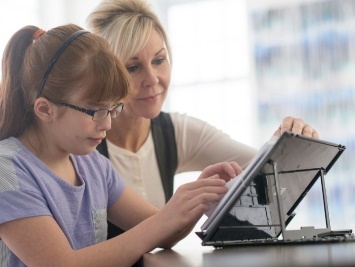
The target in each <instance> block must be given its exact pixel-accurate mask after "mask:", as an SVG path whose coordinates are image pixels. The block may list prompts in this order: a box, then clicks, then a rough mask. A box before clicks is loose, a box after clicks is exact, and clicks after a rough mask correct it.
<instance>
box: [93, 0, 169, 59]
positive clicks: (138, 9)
mask: <svg viewBox="0 0 355 267" xmlns="http://www.w3.org/2000/svg"><path fill="white" fill-rule="evenodd" d="M86 23H87V26H88V28H89V29H90V30H91V31H92V32H94V33H96V34H98V35H100V36H101V37H103V38H105V39H106V40H107V41H108V42H109V43H110V45H111V47H112V49H113V50H114V53H115V54H116V55H117V56H118V57H119V58H120V59H121V60H122V61H123V62H127V61H128V60H129V59H130V58H131V57H133V56H134V55H135V54H137V53H138V52H139V51H141V50H142V49H143V48H144V47H145V45H146V44H147V42H148V40H149V38H150V34H151V32H152V30H154V29H155V30H156V31H158V33H160V35H161V37H162V39H163V41H164V44H165V47H166V49H167V51H168V56H169V61H170V64H171V63H172V56H171V49H170V44H169V41H168V38H167V35H166V32H165V30H164V28H163V26H162V24H161V23H160V21H159V19H158V17H157V16H156V15H155V14H154V12H153V11H152V9H151V7H150V5H149V4H148V3H147V2H145V1H144V0H103V1H102V2H101V3H100V4H99V5H98V6H97V7H96V8H95V9H94V11H93V12H91V14H90V15H89V16H88V18H87V20H86Z"/></svg>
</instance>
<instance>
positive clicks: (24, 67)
mask: <svg viewBox="0 0 355 267" xmlns="http://www.w3.org/2000/svg"><path fill="white" fill-rule="evenodd" d="M38 30H39V28H38V27H35V26H26V27H24V28H22V29H20V30H19V31H18V32H16V33H15V34H14V35H13V36H12V38H11V39H10V41H9V42H8V44H7V46H6V48H5V51H4V54H3V59H2V81H1V84H0V140H2V139H5V138H8V137H10V136H14V137H18V136H19V135H20V134H21V133H22V132H23V131H24V130H25V129H26V128H27V127H28V126H30V125H32V124H33V123H34V119H35V115H34V112H33V104H34V101H35V100H36V95H37V92H38V89H39V87H40V84H41V81H42V78H43V75H44V73H45V71H46V69H47V66H48V64H49V63H50V61H51V60H52V59H53V55H54V54H55V53H56V51H57V50H58V48H59V47H60V46H61V45H62V43H63V41H64V40H65V39H66V38H67V37H68V36H70V35H71V34H72V33H74V32H76V31H78V30H82V28H80V27H78V26H76V25H73V24H69V25H64V26H60V27H57V28H54V29H52V30H50V31H48V32H45V33H43V34H42V35H40V36H39V37H38V38H36V39H35V40H33V35H34V33H35V32H37V31H38ZM81 88H85V93H84V96H83V97H84V98H86V99H88V100H91V101H96V102H100V101H108V100H113V101H117V100H120V99H122V98H125V97H126V96H127V94H128V91H129V88H130V76H129V74H128V72H127V70H126V68H125V67H124V65H123V64H122V63H121V61H119V60H118V58H117V57H116V56H115V55H114V54H113V52H112V51H111V48H110V46H109V44H108V43H107V42H106V41H105V40H104V39H103V38H101V37H99V36H97V35H94V34H91V33H86V34H82V35H80V36H78V37H77V38H76V39H75V40H74V41H72V42H71V43H70V45H69V46H68V47H67V48H66V49H65V51H64V52H63V53H62V54H61V55H60V57H59V58H58V60H57V61H56V62H55V64H54V66H53V68H52V69H51V71H50V73H49V75H48V78H47V81H46V83H45V84H44V87H43V91H42V93H41V94H40V96H42V97H46V98H48V99H50V100H55V101H60V102H66V101H67V100H69V98H70V96H71V95H72V94H73V93H75V92H77V90H79V89H81Z"/></svg>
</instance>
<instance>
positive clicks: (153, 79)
mask: <svg viewBox="0 0 355 267" xmlns="http://www.w3.org/2000/svg"><path fill="white" fill-rule="evenodd" d="M158 82H159V78H158V75H157V72H156V70H155V69H154V68H152V67H149V68H146V71H145V74H144V80H143V86H144V87H151V86H154V85H156V84H157V83H158Z"/></svg>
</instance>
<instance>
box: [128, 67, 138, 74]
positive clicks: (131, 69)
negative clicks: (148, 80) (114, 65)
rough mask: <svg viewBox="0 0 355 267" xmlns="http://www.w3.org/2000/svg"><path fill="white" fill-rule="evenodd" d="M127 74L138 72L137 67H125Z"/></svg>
mask: <svg viewBox="0 0 355 267" xmlns="http://www.w3.org/2000/svg"><path fill="white" fill-rule="evenodd" d="M126 69H127V70H128V72H129V73H132V72H135V71H137V70H138V66H128V67H126Z"/></svg>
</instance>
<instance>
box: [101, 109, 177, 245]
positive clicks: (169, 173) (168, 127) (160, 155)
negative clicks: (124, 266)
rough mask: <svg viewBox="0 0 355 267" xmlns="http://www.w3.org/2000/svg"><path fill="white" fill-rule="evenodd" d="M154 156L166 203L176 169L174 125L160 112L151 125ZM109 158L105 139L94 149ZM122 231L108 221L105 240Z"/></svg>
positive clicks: (172, 189)
mask: <svg viewBox="0 0 355 267" xmlns="http://www.w3.org/2000/svg"><path fill="white" fill-rule="evenodd" d="M151 130H152V136H153V140H154V148H155V154H156V156H157V161H158V167H159V172H160V177H161V179H162V183H163V189H164V193H165V199H166V201H168V200H169V199H170V198H171V196H172V195H173V192H174V175H175V172H176V169H177V164H178V161H177V149H176V139H175V132H174V125H173V123H172V121H171V117H170V115H169V114H168V113H165V112H160V114H159V115H158V117H156V118H155V119H153V120H152V123H151ZM96 149H97V150H98V151H99V152H100V153H101V154H102V155H104V156H105V157H107V158H109V154H108V150H107V143H106V139H104V140H102V142H101V144H100V145H98V146H97V148H96ZM123 232H124V231H123V230H122V229H120V228H118V227H117V226H115V225H114V224H112V223H110V222H109V221H108V229H107V233H108V234H107V239H110V238H112V237H115V236H117V235H119V234H122V233H123Z"/></svg>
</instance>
